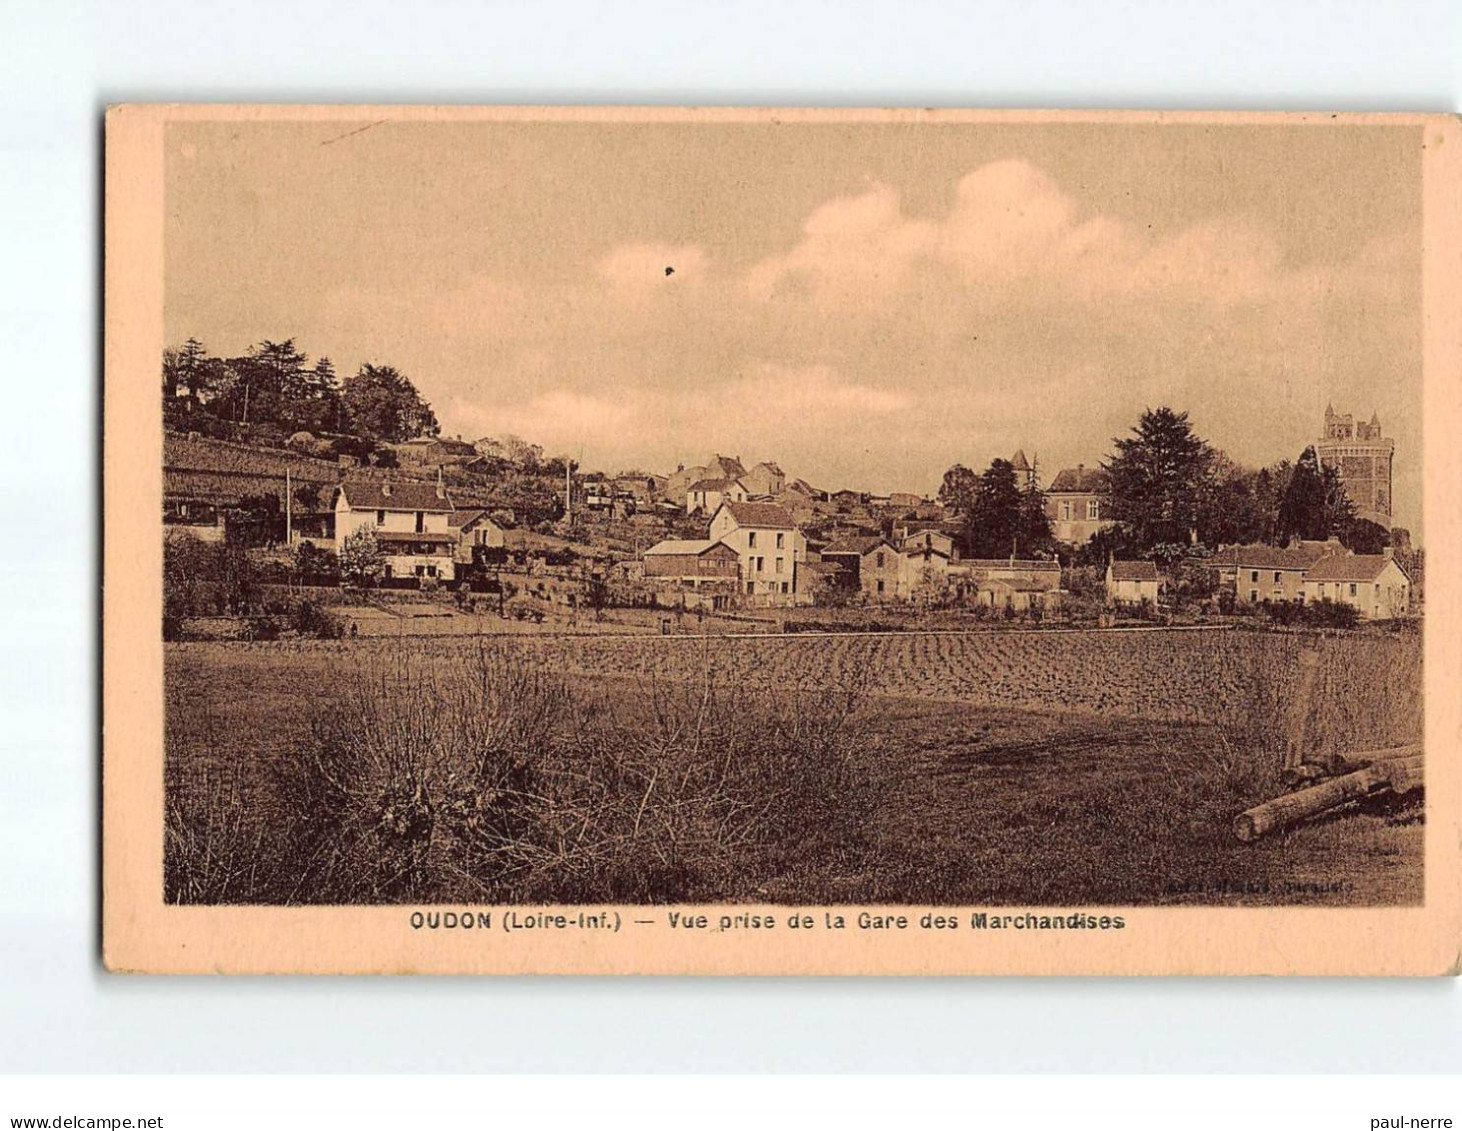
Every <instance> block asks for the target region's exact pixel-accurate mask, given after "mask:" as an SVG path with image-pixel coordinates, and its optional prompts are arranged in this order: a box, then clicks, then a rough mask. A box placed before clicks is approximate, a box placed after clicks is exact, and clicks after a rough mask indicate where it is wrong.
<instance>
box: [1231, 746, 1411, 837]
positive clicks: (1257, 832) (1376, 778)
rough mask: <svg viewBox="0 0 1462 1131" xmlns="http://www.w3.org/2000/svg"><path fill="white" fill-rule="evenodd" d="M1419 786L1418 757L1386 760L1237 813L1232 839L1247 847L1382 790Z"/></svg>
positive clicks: (1407, 789) (1405, 791)
mask: <svg viewBox="0 0 1462 1131" xmlns="http://www.w3.org/2000/svg"><path fill="white" fill-rule="evenodd" d="M1421 784H1422V756H1421V755H1420V754H1412V755H1408V756H1405V757H1401V758H1387V759H1384V760H1382V761H1378V762H1375V763H1373V764H1371V765H1369V766H1366V767H1365V768H1364V769H1360V770H1355V771H1353V772H1351V773H1348V774H1342V775H1341V776H1340V777H1336V778H1331V779H1330V780H1329V781H1325V782H1321V783H1320V784H1319V785H1314V786H1311V787H1310V788H1309V789H1301V790H1296V791H1295V792H1294V793H1287V794H1285V795H1284V796H1283V797H1276V798H1275V799H1274V800H1273V801H1266V802H1264V804H1263V805H1256V806H1254V808H1252V809H1249V810H1246V811H1245V812H1243V813H1240V814H1239V815H1238V817H1236V818H1235V819H1234V836H1236V837H1238V838H1239V839H1240V840H1241V841H1243V842H1244V843H1246V844H1247V843H1248V842H1250V841H1253V840H1257V839H1258V838H1259V837H1261V836H1263V835H1264V834H1265V833H1270V832H1274V831H1275V830H1276V829H1282V828H1284V827H1285V826H1286V825H1292V824H1294V823H1295V822H1296V821H1302V820H1304V819H1305V818H1306V817H1313V816H1314V815H1315V814H1317V813H1323V812H1325V811H1326V810H1327V809H1334V808H1335V807H1336V806H1338V805H1344V804H1345V803H1346V802H1348V801H1356V800H1359V799H1360V798H1362V797H1367V796H1369V795H1370V794H1372V793H1376V792H1379V791H1382V790H1392V791H1394V792H1396V793H1407V792H1410V791H1411V790H1413V789H1417V788H1419V787H1420V786H1421Z"/></svg>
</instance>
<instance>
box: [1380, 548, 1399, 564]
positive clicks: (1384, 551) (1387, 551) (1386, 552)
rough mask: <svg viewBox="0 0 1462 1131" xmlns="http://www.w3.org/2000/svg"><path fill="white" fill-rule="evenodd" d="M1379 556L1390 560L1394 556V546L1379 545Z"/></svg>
mask: <svg viewBox="0 0 1462 1131" xmlns="http://www.w3.org/2000/svg"><path fill="white" fill-rule="evenodd" d="M1381 557H1383V558H1385V559H1386V560H1387V561H1391V560H1392V559H1393V558H1395V557H1396V547H1394V546H1382V547H1381Z"/></svg>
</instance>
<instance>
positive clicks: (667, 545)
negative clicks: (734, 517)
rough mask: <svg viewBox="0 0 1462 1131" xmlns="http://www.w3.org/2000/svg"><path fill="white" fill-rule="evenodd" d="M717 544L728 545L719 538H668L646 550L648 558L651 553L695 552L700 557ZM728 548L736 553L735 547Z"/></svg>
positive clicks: (727, 547) (656, 555)
mask: <svg viewBox="0 0 1462 1131" xmlns="http://www.w3.org/2000/svg"><path fill="white" fill-rule="evenodd" d="M717 546H726V543H724V542H722V541H721V540H720V539H719V538H666V539H665V540H664V541H663V542H656V543H655V544H654V545H653V546H651V547H650V548H649V549H648V550H646V551H645V557H647V558H648V557H650V556H651V555H654V556H655V557H660V556H662V555H667V554H694V555H695V556H697V557H699V556H700V555H701V554H704V553H705V552H706V551H707V550H712V549H714V548H715V547H717ZM726 549H728V550H731V551H732V553H735V549H734V548H733V547H731V546H726Z"/></svg>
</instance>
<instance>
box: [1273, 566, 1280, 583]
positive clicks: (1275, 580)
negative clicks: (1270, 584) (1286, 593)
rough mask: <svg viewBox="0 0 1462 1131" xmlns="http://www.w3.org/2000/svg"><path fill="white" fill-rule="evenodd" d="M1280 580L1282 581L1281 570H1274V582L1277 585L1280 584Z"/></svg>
mask: <svg viewBox="0 0 1462 1131" xmlns="http://www.w3.org/2000/svg"><path fill="white" fill-rule="evenodd" d="M1279 582H1280V576H1279V570H1275V571H1274V584H1275V585H1278V584H1279Z"/></svg>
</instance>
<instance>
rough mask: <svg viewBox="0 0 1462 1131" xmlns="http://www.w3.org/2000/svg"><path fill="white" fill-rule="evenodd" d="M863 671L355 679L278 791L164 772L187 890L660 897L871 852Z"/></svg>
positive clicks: (508, 672)
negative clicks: (638, 687)
mask: <svg viewBox="0 0 1462 1131" xmlns="http://www.w3.org/2000/svg"><path fill="white" fill-rule="evenodd" d="M860 703H861V693H860V692H859V691H857V690H856V689H855V688H846V689H843V690H840V691H831V692H830V691H828V690H826V689H818V690H815V691H814V690H811V689H795V688H794V689H790V690H787V691H784V692H777V693H773V692H769V691H766V690H751V689H746V688H741V687H734V688H722V687H719V686H717V685H716V684H715V683H714V682H713V681H712V680H711V679H710V678H709V677H708V678H707V679H706V680H705V681H704V682H703V683H702V685H701V686H699V687H697V688H687V687H684V686H680V687H673V688H671V689H669V690H665V689H664V688H661V687H659V686H656V685H653V684H652V685H651V686H650V689H649V693H648V694H641V695H639V696H637V697H634V698H633V699H631V700H630V701H629V702H623V701H620V700H619V699H618V698H617V697H616V695H615V694H614V692H613V691H612V690H605V691H602V692H599V691H591V693H590V694H588V695H583V694H575V693H572V692H571V691H570V689H569V687H568V685H566V684H565V683H564V682H563V681H562V679H561V678H560V677H556V676H552V675H549V674H546V673H544V672H543V671H542V670H541V669H539V668H536V667H532V666H528V665H526V664H524V663H523V662H522V660H521V659H517V658H514V657H512V656H510V655H509V654H508V653H507V652H506V651H504V650H502V649H501V648H497V647H493V646H490V645H483V646H482V647H480V648H479V649H478V650H477V651H476V652H475V653H470V654H467V655H466V656H464V657H462V658H461V660H460V662H458V663H456V664H454V665H452V666H451V667H450V668H447V669H444V670H442V669H432V668H426V669H422V668H414V667H413V666H412V665H411V663H409V662H407V661H404V660H397V661H396V662H394V663H387V664H384V665H382V666H379V667H377V668H376V669H374V670H372V671H371V672H370V673H369V674H368V675H365V676H361V677H359V678H357V679H355V680H350V681H347V682H346V685H345V686H344V687H343V688H342V689H341V691H340V693H339V694H338V696H337V697H335V698H334V699H333V700H331V701H329V702H325V703H323V704H322V705H321V706H320V707H319V708H318V709H317V710H316V711H315V712H314V713H313V715H312V717H311V718H310V720H309V723H310V728H309V737H308V739H307V740H306V741H305V742H304V743H303V744H302V746H301V748H300V749H298V750H297V751H295V752H294V753H293V756H292V757H290V758H288V759H286V760H284V761H283V762H282V763H280V764H279V765H278V766H277V768H276V769H275V771H274V778H273V780H272V781H271V782H269V783H268V788H267V789H263V790H261V792H263V793H266V794H268V795H269V796H270V797H272V798H274V799H275V802H274V803H271V804H270V805H268V806H260V805H250V804H246V803H245V795H244V792H243V791H241V790H240V789H239V788H238V787H237V784H236V783H235V785H234V786H233V787H232V788H231V789H217V788H211V789H207V790H203V791H201V792H200V790H199V789H198V788H197V783H192V784H191V785H190V786H189V787H188V788H170V790H169V799H170V807H171V810H172V812H171V815H170V825H169V828H170V832H169V840H168V845H167V850H168V851H167V855H168V869H169V898H171V899H174V900H176V901H179V902H246V901H252V902H269V903H287V904H293V903H349V904H364V903H397V902H441V901H452V900H471V901H476V902H522V901H532V902H548V901H554V902H593V901H616V902H668V901H685V900H692V899H709V898H718V897H735V896H737V895H740V894H744V893H745V892H746V891H747V890H748V885H749V884H754V883H756V882H760V881H761V880H766V879H771V878H774V877H776V876H778V875H782V874H785V873H787V872H788V871H796V870H799V869H802V868H804V867H807V866H808V865H809V864H810V863H811V862H814V861H816V860H825V859H826V858H827V856H828V854H830V853H831V854H835V855H841V856H847V855H848V854H850V853H851V854H856V852H857V851H858V843H859V838H860V836H861V835H862V831H863V827H864V824H865V822H866V818H867V815H868V813H869V812H870V811H871V807H872V805H873V804H875V803H876V788H875V786H874V784H873V782H874V779H873V777H872V776H871V775H869V774H868V772H867V763H866V759H865V758H863V753H864V751H863V738H864V728H863V725H862V721H861V714H860V711H859V706H860Z"/></svg>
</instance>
